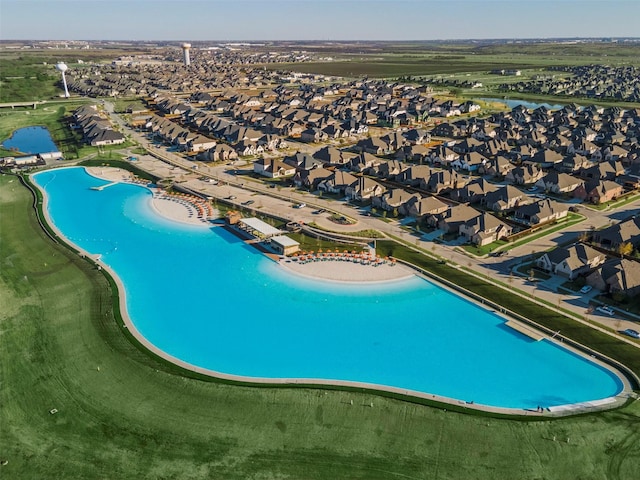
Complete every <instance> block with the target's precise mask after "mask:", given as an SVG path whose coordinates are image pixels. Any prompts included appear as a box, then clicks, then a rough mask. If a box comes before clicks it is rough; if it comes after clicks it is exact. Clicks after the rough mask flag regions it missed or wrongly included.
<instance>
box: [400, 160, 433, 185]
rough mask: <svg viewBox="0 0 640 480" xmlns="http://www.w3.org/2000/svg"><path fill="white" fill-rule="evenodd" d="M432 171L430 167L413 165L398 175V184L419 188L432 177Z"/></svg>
mask: <svg viewBox="0 0 640 480" xmlns="http://www.w3.org/2000/svg"><path fill="white" fill-rule="evenodd" d="M431 173H432V170H431V167H429V166H428V165H413V166H411V167H408V168H405V169H404V170H402V172H400V173H399V174H398V175H396V178H395V180H396V182H398V183H403V184H405V185H410V186H413V187H415V186H418V185H420V183H421V182H424V181H426V180H427V179H428V178H429V177H430V176H431Z"/></svg>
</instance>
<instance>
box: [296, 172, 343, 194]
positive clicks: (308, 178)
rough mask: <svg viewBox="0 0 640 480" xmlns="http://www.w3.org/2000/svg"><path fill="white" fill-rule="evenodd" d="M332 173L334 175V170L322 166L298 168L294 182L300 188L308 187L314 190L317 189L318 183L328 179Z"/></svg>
mask: <svg viewBox="0 0 640 480" xmlns="http://www.w3.org/2000/svg"><path fill="white" fill-rule="evenodd" d="M331 175H333V171H331V170H327V169H326V168H322V167H318V168H312V169H309V170H304V169H298V170H297V171H296V174H295V176H294V177H293V183H294V184H295V185H296V187H298V188H300V187H304V188H308V189H309V191H311V192H313V191H314V190H317V188H318V184H319V183H320V182H321V181H323V180H326V179H327V178H329V177H330V176H331Z"/></svg>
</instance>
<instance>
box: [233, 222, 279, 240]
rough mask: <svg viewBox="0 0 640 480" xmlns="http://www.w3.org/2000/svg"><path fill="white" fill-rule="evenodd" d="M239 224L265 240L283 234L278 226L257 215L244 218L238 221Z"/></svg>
mask: <svg viewBox="0 0 640 480" xmlns="http://www.w3.org/2000/svg"><path fill="white" fill-rule="evenodd" d="M237 225H238V227H239V228H241V229H242V230H244V231H245V232H247V233H249V234H250V235H252V236H254V237H256V238H260V239H263V240H264V239H267V238H271V237H275V236H276V235H280V234H282V232H281V231H280V230H278V229H277V228H276V227H272V226H271V225H269V224H268V223H266V222H263V221H262V220H260V219H259V218H256V217H249V218H243V219H242V220H240V221H238V223H237Z"/></svg>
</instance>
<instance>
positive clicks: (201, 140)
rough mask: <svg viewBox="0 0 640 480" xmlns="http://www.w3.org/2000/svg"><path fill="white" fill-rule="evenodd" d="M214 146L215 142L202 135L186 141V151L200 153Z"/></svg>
mask: <svg viewBox="0 0 640 480" xmlns="http://www.w3.org/2000/svg"><path fill="white" fill-rule="evenodd" d="M216 144H217V142H216V141H215V140H213V139H211V138H207V137H205V136H203V135H196V136H195V137H194V138H192V139H190V140H189V141H187V151H189V152H202V151H204V150H208V149H210V148H213V147H215V146H216Z"/></svg>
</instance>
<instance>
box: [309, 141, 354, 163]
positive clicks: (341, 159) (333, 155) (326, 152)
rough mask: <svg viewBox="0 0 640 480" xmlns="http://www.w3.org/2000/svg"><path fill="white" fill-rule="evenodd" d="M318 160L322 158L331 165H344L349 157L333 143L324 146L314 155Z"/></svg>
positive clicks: (322, 160)
mask: <svg viewBox="0 0 640 480" xmlns="http://www.w3.org/2000/svg"><path fill="white" fill-rule="evenodd" d="M312 157H313V158H315V159H316V160H320V161H321V162H322V163H324V164H330V165H344V164H345V163H347V161H348V158H346V157H345V156H344V154H343V153H342V151H340V150H338V149H337V148H336V147H332V146H331V145H329V146H326V147H322V148H321V149H320V150H318V151H316V152H314V153H313V155H312Z"/></svg>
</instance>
